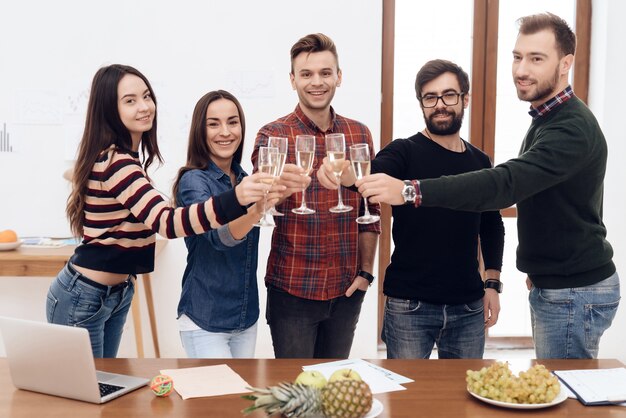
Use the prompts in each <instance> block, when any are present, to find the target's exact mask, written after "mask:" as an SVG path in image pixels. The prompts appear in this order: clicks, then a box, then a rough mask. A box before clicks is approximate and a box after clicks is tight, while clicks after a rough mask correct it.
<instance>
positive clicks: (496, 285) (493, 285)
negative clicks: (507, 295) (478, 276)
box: [485, 279, 502, 293]
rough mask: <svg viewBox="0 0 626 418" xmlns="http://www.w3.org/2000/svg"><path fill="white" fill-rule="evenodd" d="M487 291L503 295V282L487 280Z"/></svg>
mask: <svg viewBox="0 0 626 418" xmlns="http://www.w3.org/2000/svg"><path fill="white" fill-rule="evenodd" d="M485 289H494V290H495V291H496V292H498V293H502V282H501V281H500V280H498V279H487V280H485Z"/></svg>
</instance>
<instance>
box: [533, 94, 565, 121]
mask: <svg viewBox="0 0 626 418" xmlns="http://www.w3.org/2000/svg"><path fill="white" fill-rule="evenodd" d="M572 97H574V91H573V90H572V86H567V87H566V88H565V90H563V91H562V92H560V93H559V94H557V95H556V96H554V97H553V98H551V99H550V100H548V101H547V102H545V103H544V104H542V105H539V107H537V108H534V107H532V106H531V107H530V110H529V111H528V114H529V115H530V116H532V118H533V119H537V118H540V117H541V116H543V115H545V114H546V113H548V112H549V111H551V110H552V109H554V108H555V107H557V106H558V105H560V104H562V103H565V102H566V101H568V100H569V99H571V98H572Z"/></svg>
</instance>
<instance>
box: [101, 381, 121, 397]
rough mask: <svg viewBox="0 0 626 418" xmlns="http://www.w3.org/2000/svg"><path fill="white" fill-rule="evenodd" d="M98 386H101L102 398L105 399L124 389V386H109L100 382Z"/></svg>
mask: <svg viewBox="0 0 626 418" xmlns="http://www.w3.org/2000/svg"><path fill="white" fill-rule="evenodd" d="M98 385H99V386H100V396H101V397H103V398H104V397H105V396H107V395H110V394H112V393H114V392H117V391H118V390H121V389H124V387H123V386H115V385H107V384H106V383H100V382H98Z"/></svg>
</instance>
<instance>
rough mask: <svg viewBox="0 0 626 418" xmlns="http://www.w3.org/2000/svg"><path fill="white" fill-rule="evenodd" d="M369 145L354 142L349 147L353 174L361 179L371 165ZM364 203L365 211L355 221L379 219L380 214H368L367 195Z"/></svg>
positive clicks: (368, 171)
mask: <svg viewBox="0 0 626 418" xmlns="http://www.w3.org/2000/svg"><path fill="white" fill-rule="evenodd" d="M370 160H371V159H370V147H369V145H367V144H356V145H352V146H351V147H350V161H351V162H352V168H354V174H355V175H356V178H357V179H359V180H360V179H362V178H363V177H365V176H369V174H370V167H371V165H372V163H371V161H370ZM363 203H364V204H365V213H364V214H363V216H359V217H358V218H356V221H357V222H358V223H360V224H373V223H374V222H378V221H379V220H380V216H377V215H370V211H369V208H368V207H367V197H364V198H363Z"/></svg>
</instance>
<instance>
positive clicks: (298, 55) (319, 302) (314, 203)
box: [252, 34, 380, 358]
mask: <svg viewBox="0 0 626 418" xmlns="http://www.w3.org/2000/svg"><path fill="white" fill-rule="evenodd" d="M290 79H291V85H292V87H293V89H294V90H296V92H297V94H298V99H299V102H298V105H297V106H296V109H295V110H294V112H293V113H290V114H289V115H287V116H284V117H282V118H280V119H278V120H276V121H274V122H271V123H269V124H267V125H265V126H264V127H262V128H261V130H260V131H259V133H258V135H257V138H256V143H255V147H254V151H253V153H252V163H253V165H254V166H255V167H256V163H257V158H258V150H259V147H261V146H267V143H268V138H269V137H271V136H280V137H286V138H288V143H289V150H288V154H287V163H286V164H285V168H284V170H283V174H282V176H281V180H280V181H281V183H282V184H284V185H286V186H287V191H286V193H285V196H286V197H285V198H284V199H283V201H282V202H280V203H279V204H278V205H277V209H278V210H279V211H280V212H282V213H283V214H284V216H282V217H275V219H274V221H275V223H276V228H275V229H274V233H273V236H272V248H271V251H270V256H269V260H268V263H267V274H266V276H265V283H266V286H267V289H268V294H267V311H266V318H267V322H268V324H269V326H270V330H271V334H272V342H273V345H274V354H275V356H276V358H348V357H349V355H350V348H351V346H352V340H353V337H354V330H355V328H356V324H357V321H358V318H359V313H360V311H361V304H362V302H363V298H364V296H365V292H366V291H367V289H368V287H369V285H370V284H371V281H372V280H373V279H374V276H373V275H372V269H373V264H374V256H375V253H376V245H377V242H378V235H379V234H380V223H378V222H377V223H374V224H369V225H359V224H357V223H356V221H355V219H356V217H357V216H358V215H359V213H360V212H362V211H363V207H362V206H363V200H362V199H361V196H360V195H359V194H358V193H356V192H354V191H351V190H347V189H344V190H343V193H342V194H343V200H344V203H345V204H347V205H350V206H352V207H353V208H355V209H354V210H352V211H350V212H344V213H331V212H330V211H329V209H330V208H331V207H332V206H335V205H336V204H337V200H338V196H337V192H336V191H334V190H332V191H331V190H327V189H326V188H324V187H322V186H321V185H320V184H319V183H318V181H317V179H315V178H314V179H311V178H310V177H308V174H309V173H305V172H304V171H303V170H302V169H301V168H299V167H297V166H296V165H295V164H294V163H295V140H296V135H314V136H315V161H314V163H313V170H317V168H318V166H319V164H321V163H322V160H323V158H324V156H325V154H326V148H325V135H326V134H329V133H343V134H344V135H345V139H346V151H347V150H348V149H349V147H350V145H353V144H358V143H365V144H368V145H369V147H370V154H371V155H372V156H373V155H374V147H373V143H372V135H371V133H370V131H369V129H368V128H367V127H366V126H365V125H363V124H362V123H359V122H357V121H355V120H351V119H348V118H345V117H343V116H340V115H338V114H336V113H335V111H334V109H333V108H332V107H331V106H330V102H331V101H332V99H333V96H334V94H335V90H336V88H337V87H339V85H340V84H341V70H340V69H339V62H338V56H337V50H336V47H335V45H334V43H333V41H332V40H331V39H330V38H328V37H327V36H325V35H323V34H312V35H308V36H305V37H304V38H302V39H300V40H299V41H298V42H296V43H295V44H294V45H293V47H292V48H291V74H290ZM346 153H347V152H346ZM309 181H310V185H309V187H308V189H307V190H306V202H307V206H309V207H310V208H312V209H314V210H315V213H312V214H306V215H300V214H295V213H293V212H292V209H294V208H297V207H298V206H300V203H301V199H302V190H303V188H304V187H306V186H307V183H308V182H309ZM369 210H370V212H372V213H373V214H378V213H379V207H378V205H370V207H369Z"/></svg>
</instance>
